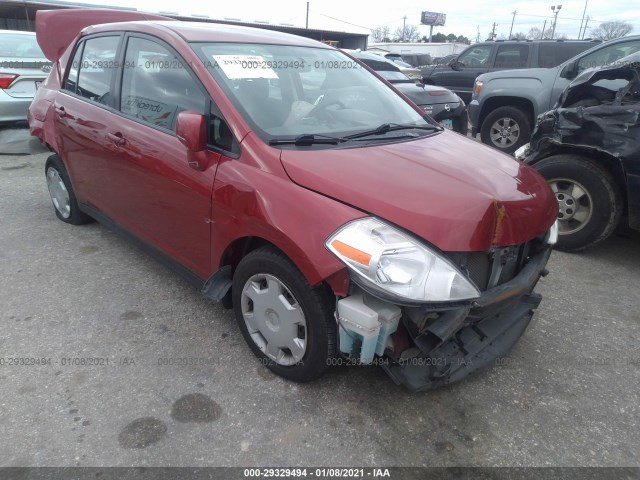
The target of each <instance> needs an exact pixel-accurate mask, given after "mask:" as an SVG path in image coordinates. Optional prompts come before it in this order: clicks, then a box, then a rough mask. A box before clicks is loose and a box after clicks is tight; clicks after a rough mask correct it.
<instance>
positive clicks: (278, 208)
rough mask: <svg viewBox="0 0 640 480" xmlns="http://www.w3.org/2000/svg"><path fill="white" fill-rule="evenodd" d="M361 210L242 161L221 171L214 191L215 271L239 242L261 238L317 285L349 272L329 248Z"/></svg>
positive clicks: (220, 167) (213, 250)
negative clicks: (331, 238)
mask: <svg viewBox="0 0 640 480" xmlns="http://www.w3.org/2000/svg"><path fill="white" fill-rule="evenodd" d="M365 216H366V214H365V213H363V212H362V211H360V210H357V209H355V208H352V207H349V206H347V205H345V204H343V203H340V202H338V201H336V200H333V199H331V198H328V197H325V196H324V195H321V194H319V193H316V192H312V191H311V190H307V189H305V188H303V187H300V186H298V185H296V184H295V183H293V182H292V181H291V180H289V178H288V177H286V176H280V175H278V174H274V173H270V172H267V171H264V170H262V169H259V168H256V167H255V166H253V165H250V164H247V163H244V162H242V161H238V160H233V161H224V162H222V163H221V164H220V166H219V167H218V171H217V173H216V179H215V182H214V191H213V211H212V228H213V232H212V269H213V270H214V271H215V270H218V269H219V268H220V267H222V266H223V265H222V262H223V261H224V254H225V252H226V251H227V248H228V247H229V246H230V245H231V244H232V243H233V242H235V241H236V240H238V239H241V238H245V237H258V238H261V239H264V240H266V241H268V242H269V243H271V244H273V245H275V246H276V247H277V248H279V249H280V250H281V251H282V252H284V253H285V255H287V256H288V257H289V258H290V259H291V261H292V262H293V263H294V264H295V265H296V267H297V268H298V269H299V270H300V271H301V272H302V274H303V275H304V276H305V278H306V279H307V281H308V282H309V284H311V285H315V284H318V283H319V282H321V281H323V280H325V279H327V278H328V277H330V276H332V275H334V274H336V273H337V272H339V271H340V270H343V269H344V268H345V265H344V263H342V262H341V261H340V260H338V259H337V258H336V257H335V256H334V255H333V254H331V253H330V252H329V251H328V250H327V249H326V247H325V245H324V242H325V241H326V239H327V238H329V236H330V235H331V234H332V233H333V232H335V231H336V230H337V229H338V228H339V227H341V226H342V225H344V224H345V223H347V222H349V221H351V220H355V219H357V218H361V217H365Z"/></svg>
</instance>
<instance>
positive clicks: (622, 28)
mask: <svg viewBox="0 0 640 480" xmlns="http://www.w3.org/2000/svg"><path fill="white" fill-rule="evenodd" d="M632 31H633V26H632V25H631V24H630V23H628V22H624V21H615V20H614V21H610V22H603V23H601V24H600V25H599V26H598V27H596V28H592V29H591V30H590V31H589V36H588V37H589V38H593V39H596V40H602V41H603V42H605V41H607V40H613V39H614V38H619V37H624V36H626V35H629V34H630V33H631V32H632ZM551 34H552V27H549V28H546V29H545V30H544V32H543V31H542V30H541V29H540V28H537V27H533V28H531V29H529V31H528V32H527V33H524V32H516V33H513V34H512V35H511V39H512V40H548V39H551ZM553 38H554V39H559V40H566V39H567V35H566V34H564V33H562V32H556V33H555V35H554V36H553ZM487 40H491V38H488V39H487ZM497 40H507V37H506V36H505V35H504V34H500V35H498V36H497ZM428 41H429V37H427V36H426V35H420V30H419V27H418V26H417V25H405V26H404V27H398V28H396V29H395V30H394V31H393V32H392V31H391V28H390V27H387V26H382V27H376V28H374V29H373V30H371V42H372V43H389V42H428ZM431 42H433V43H445V42H449V43H453V42H457V43H466V44H470V43H471V40H469V38H467V37H465V36H464V35H455V34H454V33H450V34H448V35H445V34H444V33H434V34H433V36H432V37H431Z"/></svg>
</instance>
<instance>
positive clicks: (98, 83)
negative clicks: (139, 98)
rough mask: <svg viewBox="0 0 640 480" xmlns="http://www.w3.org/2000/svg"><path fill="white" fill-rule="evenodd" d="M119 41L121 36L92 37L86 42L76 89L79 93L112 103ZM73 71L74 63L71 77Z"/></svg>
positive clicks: (95, 100) (99, 101)
mask: <svg viewBox="0 0 640 480" xmlns="http://www.w3.org/2000/svg"><path fill="white" fill-rule="evenodd" d="M119 42H120V37H119V36H108V37H97V38H90V39H88V40H86V41H85V42H84V43H85V44H84V50H83V52H82V61H81V62H80V69H79V72H78V80H77V88H76V90H75V92H76V93H77V94H78V95H80V96H82V97H85V98H88V99H89V100H92V101H94V102H98V103H102V104H104V105H111V104H112V100H113V98H114V95H113V92H112V91H111V86H112V84H113V82H112V80H113V76H114V74H115V72H116V70H117V69H116V68H115V67H116V52H117V50H118V43H119ZM74 60H75V59H74ZM72 73H73V65H72V66H71V71H70V72H69V77H71V75H72ZM67 82H68V80H67Z"/></svg>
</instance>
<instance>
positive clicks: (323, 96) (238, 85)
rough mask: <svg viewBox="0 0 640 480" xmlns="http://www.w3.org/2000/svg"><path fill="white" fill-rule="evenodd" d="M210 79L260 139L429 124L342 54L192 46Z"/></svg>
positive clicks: (280, 47)
mask: <svg viewBox="0 0 640 480" xmlns="http://www.w3.org/2000/svg"><path fill="white" fill-rule="evenodd" d="M192 46H193V48H194V50H195V51H196V52H197V53H198V55H199V56H200V58H201V59H202V61H203V62H204V64H205V65H206V66H207V68H208V69H209V71H210V72H211V74H212V75H213V77H214V78H215V80H216V81H217V82H218V84H219V85H220V86H221V88H222V89H223V90H224V91H225V93H226V95H227V96H228V97H229V98H230V99H231V101H232V102H233V103H234V105H235V106H236V108H237V109H238V111H239V112H240V113H241V114H243V116H244V117H245V119H246V120H247V121H248V123H249V124H251V125H252V127H254V129H255V130H256V132H257V133H258V134H259V135H260V136H261V137H262V138H263V139H264V140H265V141H267V140H270V139H273V138H282V137H291V136H297V135H303V134H320V135H331V136H343V135H346V134H349V133H356V132H362V131H364V130H368V129H372V128H376V127H378V126H380V125H381V124H384V123H397V124H412V125H413V124H415V125H420V126H424V125H426V124H428V121H427V120H426V119H425V118H424V117H423V116H422V115H421V114H420V113H418V112H416V111H415V110H414V109H413V108H412V107H411V106H410V105H409V104H408V103H407V102H405V101H404V100H403V99H402V98H401V97H399V96H398V95H397V94H396V93H395V92H394V91H393V90H391V89H390V88H389V87H388V86H387V85H385V84H384V83H383V82H381V81H380V80H379V79H378V78H376V77H375V76H374V75H372V74H371V73H370V72H369V71H368V70H367V69H365V68H363V67H362V66H361V65H360V64H359V63H358V62H356V61H354V60H352V59H351V58H349V57H347V56H346V55H344V54H343V53H341V52H339V51H337V50H332V49H325V48H310V47H297V46H286V45H256V44H229V43H216V44H211V43H209V44H207V43H196V44H193V45H192Z"/></svg>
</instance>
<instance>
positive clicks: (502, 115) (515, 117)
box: [480, 107, 531, 153]
mask: <svg viewBox="0 0 640 480" xmlns="http://www.w3.org/2000/svg"><path fill="white" fill-rule="evenodd" d="M530 137H531V125H530V124H529V119H528V118H527V114H526V113H525V112H523V111H522V110H520V109H519V108H517V107H500V108H496V109H495V110H494V111H492V112H491V113H489V115H487V118H485V119H484V121H483V122H482V127H481V130H480V138H481V140H482V143H486V144H487V145H490V146H492V147H494V148H497V149H498V150H500V151H501V152H504V153H513V152H515V151H516V150H517V149H518V148H520V147H521V146H522V145H524V144H525V143H527V142H528V141H529V138H530Z"/></svg>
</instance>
